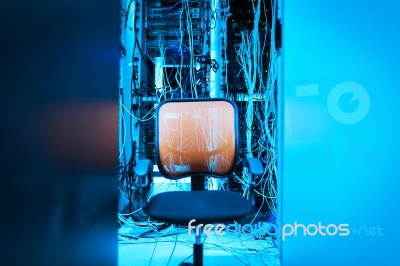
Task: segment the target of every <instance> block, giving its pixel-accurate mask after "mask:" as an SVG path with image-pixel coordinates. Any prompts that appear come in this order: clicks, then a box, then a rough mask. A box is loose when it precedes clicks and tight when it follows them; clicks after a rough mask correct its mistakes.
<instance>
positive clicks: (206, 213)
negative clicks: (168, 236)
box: [143, 190, 252, 225]
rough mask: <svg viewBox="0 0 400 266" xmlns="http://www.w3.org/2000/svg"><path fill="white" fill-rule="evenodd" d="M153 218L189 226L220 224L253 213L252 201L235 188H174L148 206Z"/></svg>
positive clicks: (152, 200) (154, 199) (147, 208)
mask: <svg viewBox="0 0 400 266" xmlns="http://www.w3.org/2000/svg"><path fill="white" fill-rule="evenodd" d="M143 210H144V212H145V213H146V214H147V215H148V216H150V217H151V218H153V219H156V220H159V221H164V222H167V223H173V224H178V225H187V224H188V223H189V221H190V220H192V219H196V224H199V223H203V224H206V223H219V222H225V221H232V220H235V219H239V218H241V217H244V216H246V215H248V214H249V213H251V211H252V206H251V202H250V201H249V200H247V199H246V198H244V197H243V196H241V195H240V194H239V193H237V192H233V191H221V190H211V191H207V190H203V191H171V192H164V193H160V194H157V195H155V196H154V197H153V198H151V199H150V201H149V202H148V203H147V205H146V206H145V207H144V209H143Z"/></svg>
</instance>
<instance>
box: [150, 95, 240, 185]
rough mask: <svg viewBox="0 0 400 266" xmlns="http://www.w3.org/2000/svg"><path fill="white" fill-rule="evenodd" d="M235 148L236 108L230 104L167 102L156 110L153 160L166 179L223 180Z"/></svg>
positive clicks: (221, 101)
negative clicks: (189, 177) (205, 178)
mask: <svg viewBox="0 0 400 266" xmlns="http://www.w3.org/2000/svg"><path fill="white" fill-rule="evenodd" d="M237 146H238V126H237V107H236V105H235V104H234V103H233V102H232V101H230V100H227V99H184V100H167V101H164V102H162V103H161V104H160V105H159V106H158V107H157V110H156V147H157V148H156V156H157V163H158V167H159V170H160V172H161V173H162V174H163V175H164V176H165V177H167V178H170V179H177V178H180V177H185V176H195V175H210V176H215V177H219V176H220V177H222V176H226V175H228V174H230V173H231V172H232V171H233V170H234V167H235V162H236V150H237V148H238V147H237Z"/></svg>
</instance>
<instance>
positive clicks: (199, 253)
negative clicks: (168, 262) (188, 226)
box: [178, 244, 203, 266]
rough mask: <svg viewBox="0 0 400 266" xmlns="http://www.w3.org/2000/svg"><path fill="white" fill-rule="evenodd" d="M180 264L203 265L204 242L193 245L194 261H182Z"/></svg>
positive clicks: (183, 265)
mask: <svg viewBox="0 0 400 266" xmlns="http://www.w3.org/2000/svg"><path fill="white" fill-rule="evenodd" d="M178 266H203V244H194V245H193V263H191V262H182V263H180V264H179V265H178Z"/></svg>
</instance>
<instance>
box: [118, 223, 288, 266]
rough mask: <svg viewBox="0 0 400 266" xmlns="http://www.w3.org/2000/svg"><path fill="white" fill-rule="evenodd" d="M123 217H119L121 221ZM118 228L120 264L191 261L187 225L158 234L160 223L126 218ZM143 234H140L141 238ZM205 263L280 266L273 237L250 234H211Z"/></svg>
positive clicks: (164, 264)
mask: <svg viewBox="0 0 400 266" xmlns="http://www.w3.org/2000/svg"><path fill="white" fill-rule="evenodd" d="M122 220H124V217H121V216H120V221H122ZM124 222H125V223H124V224H123V226H122V227H121V228H120V229H119V245H118V246H119V250H118V258H119V259H118V266H128V265H149V266H157V265H160V266H167V265H179V263H181V262H184V261H186V262H192V261H193V257H192V254H193V251H192V244H193V242H194V238H195V236H194V234H193V233H192V235H190V236H189V234H188V231H187V228H177V227H168V228H166V229H163V230H160V231H159V232H157V233H151V234H148V235H147V234H146V235H142V236H140V235H141V234H143V233H145V232H153V231H152V230H151V228H157V226H158V225H160V224H151V223H147V222H140V223H139V222H132V220H130V219H128V220H124ZM139 236H140V237H139ZM203 241H204V242H203V243H204V265H205V266H217V265H218V266H221V265H229V266H234V265H249V266H253V265H268V266H279V265H280V263H279V254H278V249H277V248H276V247H274V245H273V242H272V240H271V239H270V238H266V239H263V240H255V239H254V237H250V236H248V235H233V234H231V235H224V236H216V235H213V236H209V237H206V238H203Z"/></svg>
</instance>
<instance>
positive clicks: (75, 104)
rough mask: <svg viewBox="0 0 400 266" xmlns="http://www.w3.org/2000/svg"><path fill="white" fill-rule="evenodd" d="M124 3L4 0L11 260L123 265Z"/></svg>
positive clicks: (7, 256) (6, 211)
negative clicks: (119, 212) (119, 176)
mask: <svg viewBox="0 0 400 266" xmlns="http://www.w3.org/2000/svg"><path fill="white" fill-rule="evenodd" d="M118 8H119V6H118V2H117V1H92V0H89V1H83V2H82V1H56V2H51V1H50V2H49V1H22V2H21V1H18V4H13V3H12V2H11V3H9V4H8V5H4V4H3V5H2V8H1V10H0V19H1V21H0V25H1V26H0V27H1V32H2V41H1V49H0V51H1V62H2V63H1V69H0V71H1V75H2V78H1V81H2V84H1V88H2V96H1V97H0V98H1V104H0V110H1V118H0V119H1V121H0V125H1V132H2V134H1V135H2V138H1V150H2V155H1V167H0V169H1V186H0V187H1V192H0V197H1V199H0V202H1V203H0V204H1V210H2V214H3V215H2V216H3V218H2V220H1V221H2V222H1V229H0V235H1V240H2V244H1V247H0V248H1V250H2V251H1V254H2V255H1V258H0V260H1V261H2V264H3V265H28V263H29V265H116V261H117V227H116V224H117V222H116V213H117V179H116V167H117V149H118V148H117V128H118V98H117V97H118V61H119V10H118Z"/></svg>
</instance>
